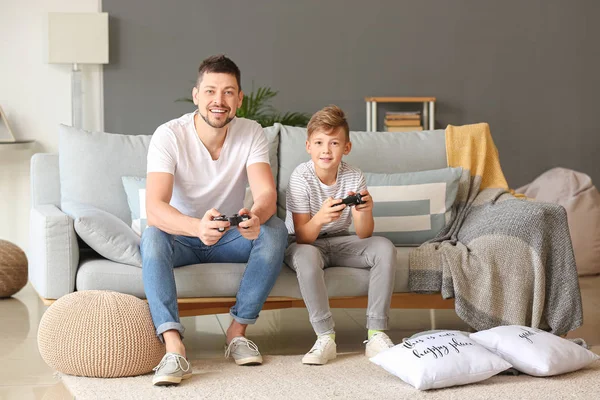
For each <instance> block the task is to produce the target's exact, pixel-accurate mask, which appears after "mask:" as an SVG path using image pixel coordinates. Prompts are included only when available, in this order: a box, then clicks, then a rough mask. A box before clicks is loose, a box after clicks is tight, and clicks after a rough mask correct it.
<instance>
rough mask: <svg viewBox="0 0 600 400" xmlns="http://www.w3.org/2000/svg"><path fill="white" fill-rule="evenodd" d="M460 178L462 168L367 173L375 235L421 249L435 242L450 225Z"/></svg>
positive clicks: (401, 244) (400, 244)
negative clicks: (422, 246) (423, 245)
mask: <svg viewBox="0 0 600 400" xmlns="http://www.w3.org/2000/svg"><path fill="white" fill-rule="evenodd" d="M461 174H462V168H443V169H437V170H432V171H420V172H407V173H398V174H373V173H369V172H367V173H365V179H366V180H367V187H368V189H369V193H370V194H371V196H372V197H373V201H374V205H373V217H374V219H375V229H374V232H373V234H374V235H377V236H384V237H386V238H388V239H390V240H391V241H392V243H394V244H395V245H396V246H418V245H420V244H421V243H424V242H426V241H427V240H430V239H433V238H434V237H435V236H436V235H437V234H438V233H439V232H440V231H441V230H442V228H443V227H444V226H445V225H446V223H447V221H449V218H450V216H451V210H452V205H453V204H454V200H456V193H457V192H458V181H459V180H460V176H461ZM351 229H353V227H352V228H351Z"/></svg>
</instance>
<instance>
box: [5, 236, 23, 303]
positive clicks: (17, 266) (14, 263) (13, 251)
mask: <svg viewBox="0 0 600 400" xmlns="http://www.w3.org/2000/svg"><path fill="white" fill-rule="evenodd" d="M26 284H27V256H26V255H25V253H24V252H23V250H21V249H20V248H19V246H17V245H15V244H12V243H11V242H8V241H6V240H0V298H2V297H10V296H12V295H13V294H15V293H17V292H18V291H19V290H21V289H22V288H23V286H25V285H26Z"/></svg>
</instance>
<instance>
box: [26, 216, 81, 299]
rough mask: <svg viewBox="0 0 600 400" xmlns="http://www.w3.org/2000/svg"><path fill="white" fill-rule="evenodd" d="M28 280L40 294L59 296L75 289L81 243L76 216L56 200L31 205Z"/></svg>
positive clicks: (51, 297) (50, 297)
mask: <svg viewBox="0 0 600 400" xmlns="http://www.w3.org/2000/svg"><path fill="white" fill-rule="evenodd" d="M29 225H30V226H29V280H30V282H31V284H32V285H33V287H34V288H35V290H36V291H37V292H38V294H39V295H40V296H41V297H44V298H46V299H58V298H59V297H61V296H64V295H66V294H68V293H71V292H73V291H74V290H75V274H76V272H77V266H78V264H79V247H78V245H77V235H76V234H75V229H74V227H73V219H72V218H71V217H69V216H68V215H66V214H65V213H63V212H62V211H61V210H60V209H59V208H58V207H56V206H55V205H53V204H43V205H37V206H34V207H32V208H31V211H30V219H29Z"/></svg>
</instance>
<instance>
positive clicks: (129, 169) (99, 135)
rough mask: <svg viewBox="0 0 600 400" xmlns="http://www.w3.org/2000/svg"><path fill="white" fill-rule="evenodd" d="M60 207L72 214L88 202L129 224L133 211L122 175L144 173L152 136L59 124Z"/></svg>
mask: <svg viewBox="0 0 600 400" xmlns="http://www.w3.org/2000/svg"><path fill="white" fill-rule="evenodd" d="M59 137H60V140H59V145H58V148H59V155H60V157H59V169H60V188H61V209H62V210H63V211H64V212H65V213H66V214H68V215H71V216H73V208H72V207H73V205H76V204H88V205H91V206H94V207H96V208H98V209H101V210H103V211H106V212H108V213H110V214H112V215H114V216H116V217H117V218H119V219H120V220H121V221H124V222H125V223H126V224H127V225H130V224H131V214H130V212H129V207H128V206H127V197H126V196H125V191H124V190H123V184H122V183H121V177H122V176H145V175H146V155H147V153H148V145H149V144H150V138H151V136H149V135H139V136H133V135H119V134H112V133H104V132H87V131H84V130H81V129H76V128H73V127H70V126H65V125H60V127H59Z"/></svg>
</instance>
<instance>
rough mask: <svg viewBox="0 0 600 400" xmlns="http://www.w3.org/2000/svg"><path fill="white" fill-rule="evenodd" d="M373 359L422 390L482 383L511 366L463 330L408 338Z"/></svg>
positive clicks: (372, 359)
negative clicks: (470, 337)
mask: <svg viewBox="0 0 600 400" xmlns="http://www.w3.org/2000/svg"><path fill="white" fill-rule="evenodd" d="M371 362H373V363H375V364H377V365H379V366H381V367H383V368H384V369H385V370H386V371H388V372H389V373H391V374H393V375H396V376H397V377H398V378H400V379H402V380H403V381H404V382H406V383H408V384H410V385H412V386H414V387H415V388H417V389H419V390H428V389H439V388H444V387H449V386H457V385H466V384H468V383H473V382H479V381H483V380H485V379H488V378H489V377H491V376H494V375H496V374H498V373H500V372H502V371H504V370H507V369H509V368H510V367H511V365H510V364H509V363H508V362H506V361H504V360H503V359H502V358H500V357H498V356H497V355H495V354H493V353H491V352H490V351H488V350H486V348H485V347H483V346H480V345H478V344H477V343H475V342H474V341H473V340H471V339H469V337H468V336H467V335H465V334H463V333H462V332H460V331H441V332H436V333H430V334H425V335H421V336H417V337H413V338H410V339H405V340H404V341H403V342H402V343H400V344H398V345H396V346H394V347H392V348H391V349H389V350H385V351H383V352H381V353H379V354H377V355H376V356H375V357H373V358H371Z"/></svg>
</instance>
